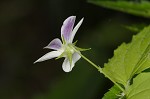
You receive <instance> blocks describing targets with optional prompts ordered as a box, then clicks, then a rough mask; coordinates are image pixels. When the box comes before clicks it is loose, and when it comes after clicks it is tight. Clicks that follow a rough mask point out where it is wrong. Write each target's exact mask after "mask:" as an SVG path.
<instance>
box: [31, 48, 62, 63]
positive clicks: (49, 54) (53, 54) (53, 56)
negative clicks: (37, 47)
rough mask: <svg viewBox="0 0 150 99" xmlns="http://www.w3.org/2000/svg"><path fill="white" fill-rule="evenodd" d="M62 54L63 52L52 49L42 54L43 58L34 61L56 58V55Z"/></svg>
mask: <svg viewBox="0 0 150 99" xmlns="http://www.w3.org/2000/svg"><path fill="white" fill-rule="evenodd" d="M61 54H62V52H60V51H51V52H49V53H47V54H45V55H44V56H42V57H41V58H39V59H38V60H37V61H35V62H34V63H37V62H42V61H45V60H48V59H52V58H55V57H58V56H60V55H61Z"/></svg>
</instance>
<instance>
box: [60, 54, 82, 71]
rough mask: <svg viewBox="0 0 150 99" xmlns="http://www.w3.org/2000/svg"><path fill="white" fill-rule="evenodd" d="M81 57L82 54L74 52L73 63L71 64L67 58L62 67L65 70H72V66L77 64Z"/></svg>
mask: <svg viewBox="0 0 150 99" xmlns="http://www.w3.org/2000/svg"><path fill="white" fill-rule="evenodd" d="M80 58H81V56H80V55H79V54H78V53H74V54H73V56H72V62H71V63H72V64H71V66H70V62H69V59H68V58H65V60H64V62H63V64H62V68H63V70H64V71H65V72H70V71H71V70H72V68H73V67H74V66H75V63H76V62H77V61H78V60H79V59H80Z"/></svg>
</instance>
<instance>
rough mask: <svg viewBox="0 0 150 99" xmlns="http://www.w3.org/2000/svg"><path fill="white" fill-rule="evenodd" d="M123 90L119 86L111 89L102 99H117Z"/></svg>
mask: <svg viewBox="0 0 150 99" xmlns="http://www.w3.org/2000/svg"><path fill="white" fill-rule="evenodd" d="M120 92H121V90H120V89H119V88H118V87H117V86H115V85H114V86H113V87H111V88H110V89H109V91H108V92H107V93H105V95H104V97H103V98H102V99H117V98H119V94H120Z"/></svg>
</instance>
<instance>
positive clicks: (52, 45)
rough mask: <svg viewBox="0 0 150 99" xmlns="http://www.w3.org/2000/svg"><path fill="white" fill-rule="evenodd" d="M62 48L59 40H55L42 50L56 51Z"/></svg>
mask: <svg viewBox="0 0 150 99" xmlns="http://www.w3.org/2000/svg"><path fill="white" fill-rule="evenodd" d="M61 47H62V42H61V40H60V39H59V38H55V39H54V40H52V41H51V42H50V43H49V44H48V45H47V46H46V47H44V48H48V49H54V50H58V49H60V48H61Z"/></svg>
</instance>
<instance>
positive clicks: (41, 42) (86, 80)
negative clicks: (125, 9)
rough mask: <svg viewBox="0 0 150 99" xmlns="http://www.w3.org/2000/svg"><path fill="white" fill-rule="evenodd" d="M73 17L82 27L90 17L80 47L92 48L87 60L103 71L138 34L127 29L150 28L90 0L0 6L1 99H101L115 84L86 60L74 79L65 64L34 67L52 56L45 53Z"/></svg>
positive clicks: (16, 0)
mask: <svg viewBox="0 0 150 99" xmlns="http://www.w3.org/2000/svg"><path fill="white" fill-rule="evenodd" d="M71 15H75V16H77V18H76V24H77V22H78V21H79V20H80V19H81V18H82V17H84V22H83V24H82V25H81V27H80V28H79V30H78V32H77V34H76V37H75V40H78V42H77V46H79V47H81V48H92V49H91V50H90V51H86V52H83V54H84V55H85V56H87V57H88V58H89V59H91V60H92V61H93V62H95V63H96V64H97V65H100V66H102V67H103V64H104V63H106V62H107V61H108V59H109V58H111V57H112V56H113V50H114V49H116V48H117V46H119V45H120V44H121V43H122V42H129V41H130V39H131V37H132V35H133V34H135V33H134V32H131V31H129V30H127V29H125V28H124V27H123V25H130V24H131V23H142V22H146V21H145V20H146V19H144V18H142V17H135V16H132V15H129V14H125V13H122V12H119V11H114V10H109V9H105V8H102V7H99V6H96V5H93V4H91V3H87V2H86V1H85V0H38V1H37V0H2V1H0V99H100V98H101V97H102V96H103V95H104V93H105V92H107V91H108V89H109V88H110V87H111V86H112V85H113V84H112V83H111V82H110V81H109V80H108V79H107V78H104V75H102V74H100V73H99V72H98V71H97V70H96V69H95V68H94V67H92V66H91V65H90V64H89V63H87V62H86V61H85V60H83V59H80V60H79V61H78V62H77V63H76V65H75V67H74V68H73V70H72V71H71V72H70V73H65V72H63V70H62V67H61V65H62V62H63V59H59V60H56V61H55V60H54V59H52V60H48V61H44V62H41V63H37V64H33V62H34V61H35V60H37V59H38V58H40V57H41V56H42V55H44V54H45V53H47V52H49V51H51V50H46V49H43V47H45V46H46V45H47V44H48V43H49V42H50V41H51V40H53V39H54V38H60V29H61V26H62V23H63V21H64V20H65V19H66V18H67V17H69V16H71ZM147 23H148V22H147Z"/></svg>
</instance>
